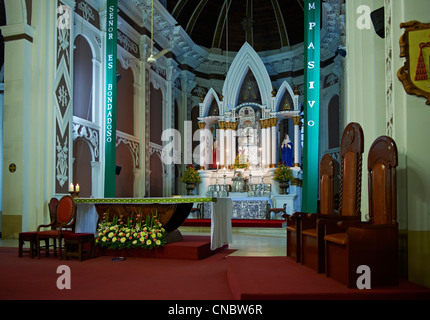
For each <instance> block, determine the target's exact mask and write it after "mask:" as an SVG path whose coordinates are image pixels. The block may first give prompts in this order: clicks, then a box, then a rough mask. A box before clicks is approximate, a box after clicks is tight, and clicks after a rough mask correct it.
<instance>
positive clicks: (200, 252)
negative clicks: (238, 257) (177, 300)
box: [95, 235, 228, 260]
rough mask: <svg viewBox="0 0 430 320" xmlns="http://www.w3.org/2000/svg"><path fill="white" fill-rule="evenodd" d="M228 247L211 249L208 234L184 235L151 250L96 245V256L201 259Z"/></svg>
mask: <svg viewBox="0 0 430 320" xmlns="http://www.w3.org/2000/svg"><path fill="white" fill-rule="evenodd" d="M226 248H228V245H225V246H223V247H220V248H218V249H216V250H211V237H210V236H192V235H184V236H183V238H182V240H181V241H178V242H174V243H168V244H166V245H165V246H163V247H160V248H154V249H152V250H145V249H143V250H142V249H118V250H112V249H111V250H109V249H104V248H100V247H96V250H95V255H96V256H112V257H133V258H158V259H182V260H201V259H205V258H207V257H209V256H211V255H213V254H215V253H217V252H219V251H220V250H223V249H226Z"/></svg>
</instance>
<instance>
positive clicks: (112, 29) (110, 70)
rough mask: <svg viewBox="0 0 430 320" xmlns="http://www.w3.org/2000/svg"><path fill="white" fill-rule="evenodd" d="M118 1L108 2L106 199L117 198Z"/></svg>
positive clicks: (109, 0)
mask: <svg viewBox="0 0 430 320" xmlns="http://www.w3.org/2000/svg"><path fill="white" fill-rule="evenodd" d="M117 25H118V0H107V19H106V119H105V188H104V196H105V198H113V197H115V168H116V103H117V92H116V83H117V80H116V73H117V68H116V58H117V37H118V34H117Z"/></svg>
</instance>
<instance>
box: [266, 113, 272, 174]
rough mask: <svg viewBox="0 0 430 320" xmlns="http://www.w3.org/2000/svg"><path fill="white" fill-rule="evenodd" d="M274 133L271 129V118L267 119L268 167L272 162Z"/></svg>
mask: <svg viewBox="0 0 430 320" xmlns="http://www.w3.org/2000/svg"><path fill="white" fill-rule="evenodd" d="M271 140H272V134H271V129H270V119H266V167H267V168H269V167H270V164H271V163H272V150H271V149H272V148H271Z"/></svg>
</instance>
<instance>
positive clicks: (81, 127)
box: [73, 117, 100, 162]
mask: <svg viewBox="0 0 430 320" xmlns="http://www.w3.org/2000/svg"><path fill="white" fill-rule="evenodd" d="M79 138H81V139H83V140H85V141H87V142H88V145H89V146H90V149H91V153H92V156H93V160H92V161H96V162H99V161H100V128H99V127H98V126H96V125H95V124H94V123H92V122H89V121H85V120H83V119H80V118H78V117H73V141H76V140H77V139H79Z"/></svg>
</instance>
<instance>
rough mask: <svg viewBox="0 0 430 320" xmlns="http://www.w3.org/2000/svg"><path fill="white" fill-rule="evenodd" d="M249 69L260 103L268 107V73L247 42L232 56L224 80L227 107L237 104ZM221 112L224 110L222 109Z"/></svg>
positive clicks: (269, 97) (270, 85)
mask: <svg viewBox="0 0 430 320" xmlns="http://www.w3.org/2000/svg"><path fill="white" fill-rule="evenodd" d="M249 70H250V71H251V72H252V73H253V75H254V77H255V80H256V81H257V85H258V88H259V90H260V94H261V102H262V104H263V105H265V106H267V107H270V105H271V103H270V102H271V92H272V83H271V80H270V76H269V73H268V72H267V69H266V66H265V65H264V63H263V61H262V60H261V58H260V56H259V55H258V54H257V52H256V51H255V50H254V49H253V48H252V47H251V45H250V44H249V43H247V42H245V43H244V44H243V46H242V48H241V49H240V50H239V52H238V53H237V55H236V57H235V58H234V60H233V63H232V64H231V66H230V68H229V71H228V73H227V78H226V81H225V82H224V87H223V95H224V99H225V100H224V101H225V102H226V103H227V106H228V108H229V109H230V108H231V107H234V106H235V105H236V104H237V101H238V97H239V93H240V88H241V87H242V83H243V81H244V79H245V77H246V75H247V74H248V71H249ZM223 113H224V111H222V114H223Z"/></svg>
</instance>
